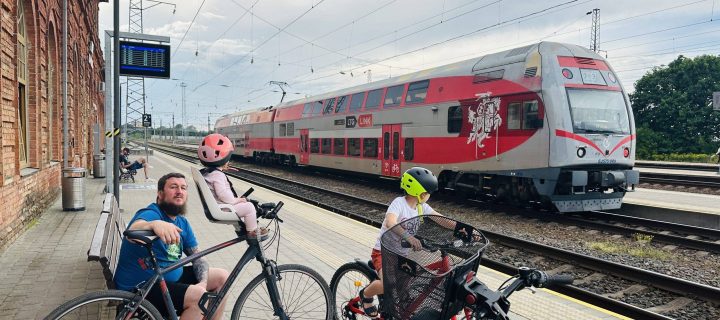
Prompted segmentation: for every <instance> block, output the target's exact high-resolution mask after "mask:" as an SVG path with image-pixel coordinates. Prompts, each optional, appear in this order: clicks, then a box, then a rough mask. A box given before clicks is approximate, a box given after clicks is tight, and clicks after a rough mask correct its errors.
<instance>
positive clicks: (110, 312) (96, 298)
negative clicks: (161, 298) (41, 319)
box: [45, 290, 163, 320]
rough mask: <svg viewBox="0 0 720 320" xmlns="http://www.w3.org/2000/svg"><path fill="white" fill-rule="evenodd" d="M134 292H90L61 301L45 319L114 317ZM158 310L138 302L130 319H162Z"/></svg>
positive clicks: (104, 318) (95, 319)
mask: <svg viewBox="0 0 720 320" xmlns="http://www.w3.org/2000/svg"><path fill="white" fill-rule="evenodd" d="M134 297H135V295H134V294H132V293H130V292H127V291H121V290H106V291H97V292H90V293H86V294H84V295H81V296H79V297H76V298H74V299H72V300H70V301H68V302H65V303H63V304H62V305H61V306H59V307H57V309H55V310H53V311H52V312H50V314H49V315H48V316H47V317H45V320H56V319H94V320H97V319H101V320H106V319H115V317H116V316H117V314H118V312H119V311H120V310H121V309H122V308H123V306H124V305H125V304H127V303H128V302H130V301H132V299H133V298H134ZM162 318H163V317H162V315H160V312H158V310H157V309H156V308H155V307H154V306H153V305H152V304H151V303H150V302H149V301H143V302H142V303H140V306H139V307H138V309H137V311H135V314H134V315H133V316H132V317H131V318H130V319H136V320H155V319H157V320H162Z"/></svg>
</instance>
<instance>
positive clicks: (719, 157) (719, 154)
mask: <svg viewBox="0 0 720 320" xmlns="http://www.w3.org/2000/svg"><path fill="white" fill-rule="evenodd" d="M715 156H716V157H717V162H716V163H720V148H718V150H717V151H716V152H715Z"/></svg>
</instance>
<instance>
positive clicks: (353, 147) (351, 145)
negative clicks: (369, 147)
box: [347, 138, 360, 157]
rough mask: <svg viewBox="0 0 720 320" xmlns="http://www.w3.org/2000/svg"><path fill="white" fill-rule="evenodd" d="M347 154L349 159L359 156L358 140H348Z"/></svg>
mask: <svg viewBox="0 0 720 320" xmlns="http://www.w3.org/2000/svg"><path fill="white" fill-rule="evenodd" d="M347 154H348V155H349V156H351V157H359V156H360V138H348V140H347Z"/></svg>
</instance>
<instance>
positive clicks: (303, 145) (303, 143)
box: [300, 129, 310, 164]
mask: <svg viewBox="0 0 720 320" xmlns="http://www.w3.org/2000/svg"><path fill="white" fill-rule="evenodd" d="M308 131H310V130H308V129H300V164H308V163H310V136H309V132H308Z"/></svg>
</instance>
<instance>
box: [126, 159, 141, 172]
mask: <svg viewBox="0 0 720 320" xmlns="http://www.w3.org/2000/svg"><path fill="white" fill-rule="evenodd" d="M142 167H143V165H142V163H140V162H137V161H135V162H133V164H131V165H130V166H129V167H128V169H129V170H137V169H140V168H142Z"/></svg>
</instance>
